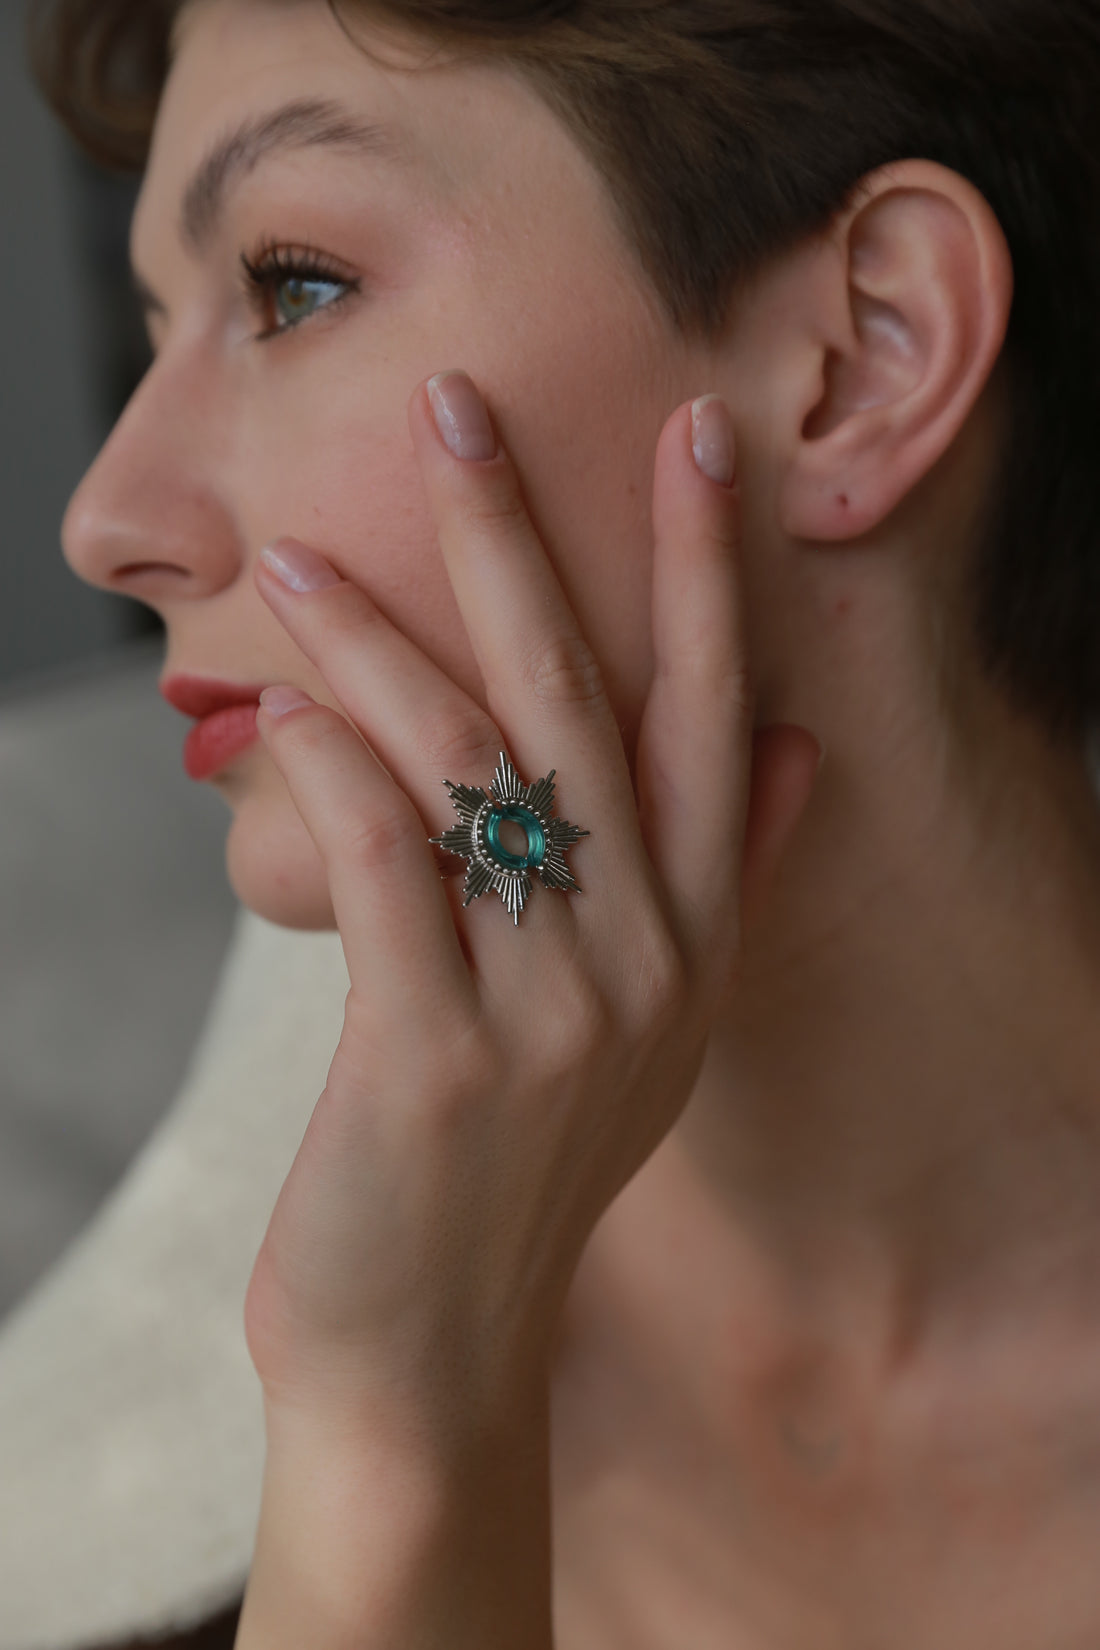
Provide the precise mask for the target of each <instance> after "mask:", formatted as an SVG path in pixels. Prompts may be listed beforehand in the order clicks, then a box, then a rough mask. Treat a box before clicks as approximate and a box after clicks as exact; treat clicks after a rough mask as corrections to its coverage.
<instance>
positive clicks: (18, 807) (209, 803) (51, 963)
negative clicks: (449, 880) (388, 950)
mask: <svg viewBox="0 0 1100 1650" xmlns="http://www.w3.org/2000/svg"><path fill="white" fill-rule="evenodd" d="M22 13H23V0H0V505H2V509H3V528H2V532H3V537H4V544H3V550H2V567H3V573H4V584H3V594H2V597H0V1317H2V1316H3V1315H4V1314H5V1313H6V1312H7V1311H8V1310H9V1309H10V1308H11V1307H12V1306H13V1305H14V1304H15V1303H16V1302H17V1301H18V1300H19V1299H20V1298H21V1296H23V1295H24V1294H25V1293H26V1292H27V1291H28V1290H29V1289H31V1288H32V1287H33V1285H34V1283H35V1281H36V1279H38V1278H39V1277H40V1276H41V1275H42V1274H43V1273H44V1272H45V1271H46V1270H47V1269H48V1268H49V1266H50V1265H51V1264H52V1262H53V1261H54V1260H56V1259H57V1258H58V1257H59V1256H61V1255H62V1254H63V1252H64V1250H65V1248H66V1247H67V1245H68V1244H69V1243H70V1242H71V1241H72V1239H73V1238H74V1237H76V1235H77V1234H78V1233H79V1232H80V1230H81V1228H82V1227H83V1226H84V1225H85V1224H86V1222H87V1221H88V1220H90V1219H91V1218H92V1217H93V1215H94V1213H95V1210H96V1208H97V1207H98V1205H99V1204H100V1202H101V1201H102V1199H103V1198H104V1197H105V1196H106V1195H107V1193H108V1192H109V1191H110V1190H111V1188H112V1187H113V1186H114V1185H115V1184H116V1183H117V1181H118V1180H119V1178H120V1177H121V1176H122V1175H123V1174H124V1173H125V1171H126V1168H127V1165H128V1163H129V1162H130V1160H131V1158H132V1156H133V1154H134V1152H135V1151H137V1149H138V1148H139V1147H140V1145H141V1143H142V1142H143V1140H144V1139H145V1138H146V1137H147V1135H148V1133H149V1132H150V1130H151V1129H152V1127H153V1126H154V1124H155V1123H156V1121H157V1120H158V1118H159V1117H160V1116H161V1114H162V1113H163V1112H164V1110H165V1109H166V1107H167V1106H169V1105H170V1104H171V1102H172V1099H173V1098H174V1095H175V1093H176V1091H177V1089H178V1086H179V1083H180V1080H181V1078H182V1076H183V1075H184V1072H185V1070H186V1065H187V1061H188V1058H189V1056H190V1052H191V1049H192V1047H193V1046H194V1042H195V1039H196V1037H197V1035H198V1032H199V1030H200V1029H201V1025H202V1020H203V1017H204V1014H205V1011H206V1008H207V1005H208V1003H209V1001H210V999H211V996H212V994H213V992H214V990H215V988H216V985H217V980H218V975H219V971H220V966H221V961H222V957H223V955H224V951H225V947H226V944H227V942H228V939H229V935H230V932H231V927H232V923H233V920H234V918H235V916H236V912H237V906H236V902H235V900H234V899H233V896H232V893H231V890H230V889H229V886H228V883H227V881H226V877H225V867H224V840H225V830H226V820H227V815H226V810H225V806H224V804H223V803H222V801H221V798H220V797H219V796H218V795H217V794H216V793H215V792H214V791H213V790H212V788H211V787H210V786H202V785H195V784H193V783H192V782H191V781H190V780H188V779H187V778H186V776H185V775H184V772H183V768H182V764H181V759H180V752H181V748H182V744H183V737H184V734H185V732H186V726H187V724H186V723H185V722H184V720H183V718H181V717H180V716H179V715H178V714H177V713H176V712H175V711H173V710H171V709H170V708H169V707H168V706H167V705H166V704H164V702H163V701H162V700H161V699H160V697H159V695H158V694H157V690H156V682H157V676H158V674H159V670H160V664H161V659H162V656H163V644H162V639H161V638H162V635H163V631H162V628H161V626H160V624H159V621H156V620H155V619H154V618H153V616H152V615H151V614H150V613H149V611H148V610H147V609H145V608H143V607H141V606H140V605H139V604H137V603H134V602H129V601H123V600H120V599H119V598H117V597H112V596H107V595H106V594H104V593H102V592H99V591H94V590H91V589H89V588H88V587H87V586H86V585H84V584H82V583H81V582H80V581H79V580H78V579H77V578H76V577H75V575H74V574H72V573H71V572H70V570H69V568H68V567H67V565H66V564H65V562H64V561H63V559H62V557H61V553H60V548H59V528H60V522H61V517H62V514H63V512H64V509H65V504H66V502H67V500H68V498H69V495H70V493H71V492H72V490H73V488H74V486H75V485H76V483H77V481H78V480H79V478H80V476H81V475H82V474H83V471H84V469H85V468H86V466H87V464H88V463H89V461H90V460H91V458H92V457H93V455H94V453H95V451H96V449H97V447H98V445H99V444H100V442H101V441H102V439H103V437H104V435H105V434H106V432H107V430H108V429H109V427H110V424H111V422H112V420H113V419H114V417H115V416H116V414H117V412H118V411H119V410H120V407H121V405H122V404H123V402H124V401H125V399H126V396H127V395H128V393H129V391H130V389H131V388H132V385H133V383H134V382H135V381H136V378H137V377H138V376H139V375H140V372H141V370H142V368H143V365H144V359H145V345H144V342H143V338H142V333H141V326H140V318H139V316H138V314H137V309H136V305H135V304H134V302H133V301H132V298H131V295H130V293H129V290H128V281H127V276H126V272H125V263H124V249H125V242H126V234H127V228H128V220H129V215H130V210H131V203H132V197H133V190H134V185H133V183H132V182H130V181H127V180H123V179H119V178H116V177H113V176H110V175H108V174H106V173H103V172H100V171H98V170H97V169H95V168H93V167H92V166H91V165H90V164H87V163H83V162H82V161H81V160H80V159H79V157H78V156H77V154H76V152H75V150H74V149H73V148H72V147H71V145H70V144H69V142H68V140H67V139H66V138H65V137H64V136H63V134H62V133H61V131H60V129H59V128H57V127H56V126H55V123H54V120H53V117H52V116H51V115H50V114H49V112H48V111H47V110H46V109H45V108H44V106H43V105H42V104H41V103H40V101H39V99H38V96H37V94H36V92H35V90H34V88H33V87H32V85H31V82H30V77H29V73H28V71H27V68H26V64H25V60H24V52H23V40H22V27H23V24H22Z"/></svg>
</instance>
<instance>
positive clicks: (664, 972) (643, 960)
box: [632, 934, 690, 1038]
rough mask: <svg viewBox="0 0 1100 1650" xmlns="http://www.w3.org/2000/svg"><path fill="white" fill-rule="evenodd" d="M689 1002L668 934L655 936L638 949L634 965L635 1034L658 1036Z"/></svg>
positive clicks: (685, 981)
mask: <svg viewBox="0 0 1100 1650" xmlns="http://www.w3.org/2000/svg"><path fill="white" fill-rule="evenodd" d="M689 999H690V979H689V976H688V970H687V966H686V964H685V962H684V959H683V956H682V955H681V953H680V950H679V947H678V946H677V945H676V943H675V942H674V940H673V939H672V937H671V935H668V934H661V935H655V936H652V937H651V938H650V940H649V941H648V942H647V943H646V944H645V945H644V946H640V947H639V948H638V951H637V952H636V962H635V988H634V992H633V997H632V1001H633V1013H632V1023H633V1026H634V1028H635V1030H636V1031H638V1032H642V1033H645V1034H647V1035H649V1036H652V1037H654V1038H660V1037H662V1036H663V1035H664V1034H665V1033H666V1032H667V1031H668V1030H669V1029H670V1028H671V1026H672V1025H674V1024H675V1023H676V1021H677V1020H678V1019H679V1018H680V1016H681V1015H682V1014H683V1012H684V1009H685V1006H686V1005H687V1003H688V1001H689Z"/></svg>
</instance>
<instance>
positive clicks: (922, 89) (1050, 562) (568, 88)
mask: <svg viewBox="0 0 1100 1650" xmlns="http://www.w3.org/2000/svg"><path fill="white" fill-rule="evenodd" d="M329 3H330V4H332V5H333V7H334V9H335V10H338V12H340V13H346V14H350V13H353V12H361V13H364V14H366V15H368V16H370V17H372V18H376V19H380V20H382V21H388V22H392V23H394V24H397V25H399V26H401V27H404V28H408V29H412V30H419V31H422V32H423V33H424V34H425V35H426V36H427V37H428V38H430V39H433V40H437V41H439V42H440V43H442V44H443V45H445V46H447V47H448V48H450V47H457V48H458V49H459V50H461V51H464V52H470V53H472V54H473V55H475V56H479V57H486V58H489V57H495V58H497V59H498V60H499V59H503V60H505V61H508V62H510V63H511V64H513V65H514V66H515V67H516V69H517V70H518V71H520V72H521V73H523V74H524V75H526V76H527V78H528V79H529V81H530V83H531V84H532V85H533V87H534V89H535V90H536V91H537V92H538V93H539V94H540V95H541V96H542V97H543V98H544V99H545V100H546V101H547V102H548V103H549V104H550V106H551V107H552V108H553V109H554V111H555V112H556V113H557V114H558V115H559V117H560V118H561V119H562V120H563V121H564V122H565V124H566V125H567V126H568V127H569V129H570V130H571V131H572V133H573V135H574V137H575V138H576V139H577V140H578V141H579V142H580V143H581V145H582V146H583V147H584V149H585V150H586V151H587V153H588V154H589V156H590V158H591V159H592V160H593V161H594V163H595V164H596V166H597V167H598V168H599V170H600V172H601V173H602V174H603V176H604V178H605V179H606V180H607V182H608V184H609V185H610V197H611V199H612V200H613V202H614V203H615V207H616V209H617V210H618V211H619V213H620V215H621V217H622V219H623V224H624V228H625V230H626V233H627V236H628V238H629V240H630V242H631V244H632V245H633V247H634V249H635V252H636V255H637V257H638V260H639V264H640V267H641V269H642V270H643V271H644V273H645V274H646V275H648V277H649V279H650V281H651V282H652V284H653V286H654V287H655V289H656V291H657V294H658V296H659V298H660V299H661V301H662V303H663V305H664V307H665V309H666V311H667V313H668V315H669V316H670V318H671V319H672V320H673V321H674V322H675V323H676V324H677V325H678V326H680V327H681V328H682V329H683V330H684V331H685V332H689V331H697V332H698V331H701V332H703V333H705V334H713V333H715V332H716V331H717V329H718V328H719V327H720V326H721V325H722V324H723V322H724V320H725V319H726V318H727V314H728V308H729V304H730V301H731V299H732V297H733V295H734V294H735V291H736V287H737V284H738V282H739V281H740V280H741V279H742V278H743V277H744V276H745V275H746V274H748V273H750V272H751V271H752V270H753V269H754V268H758V267H759V266H761V265H762V264H763V263H764V262H765V261H766V260H767V259H769V258H770V257H773V256H775V255H777V254H779V253H781V252H783V251H785V250H787V249H789V248H790V247H791V246H793V245H795V244H797V242H798V241H799V240H801V239H803V238H806V237H807V236H809V235H812V234H814V233H815V232H817V231H819V230H821V229H824V228H825V227H826V226H827V224H828V223H829V221H830V219H831V218H833V217H834V216H835V214H836V213H837V212H838V211H839V210H840V209H841V208H842V207H843V206H844V205H845V204H846V203H847V202H848V200H849V199H850V197H851V195H852V191H853V189H854V187H855V186H856V185H857V184H858V183H859V181H860V180H861V179H862V178H863V177H865V176H866V175H867V174H868V173H870V172H872V171H874V170H875V169H877V168H878V167H879V166H882V165H884V164H887V163H888V162H891V161H897V160H902V159H905V158H909V157H920V158H923V159H927V160H934V161H939V162H940V163H941V164H943V165H945V166H947V167H950V168H951V169H952V170H953V171H956V172H958V173H960V174H961V175H962V176H964V177H966V178H968V179H969V180H970V182H971V183H973V184H974V185H975V186H976V187H977V188H978V189H979V190H981V192H982V193H983V194H984V195H985V197H986V199H987V200H988V201H989V203H990V205H991V206H992V208H993V210H994V211H995V212H996V214H997V216H998V218H999V220H1000V222H1001V225H1002V227H1003V229H1004V231H1005V233H1006V236H1007V238H1008V242H1009V246H1010V248H1011V252H1012V257H1013V263H1014V268H1015V275H1016V295H1015V300H1014V306H1013V313H1012V318H1011V324H1010V330H1009V336H1008V341H1007V344H1006V348H1005V357H1004V364H1005V368H1006V374H1007V379H1008V383H1009V386H1010V395H1011V400H1012V432H1011V436H1010V439H1009V442H1008V444H1007V452H1006V454H1005V463H1004V472H1003V480H1002V484H1001V488H1000V494H999V498H998V501H997V511H996V520H995V524H994V528H993V530H992V531H991V534H990V536H989V540H988V543H987V545H986V546H985V548H984V550H983V553H982V554H981V556H980V557H979V558H978V560H977V562H976V568H975V581H976V582H975V588H974V591H973V598H974V600H973V611H974V623H975V631H976V636H977V640H978V644H979V646H980V648H981V652H982V655H983V658H984V661H985V664H986V667H987V669H988V670H989V672H990V673H991V675H992V676H993V677H994V678H995V679H997V680H998V681H999V682H1000V683H1001V685H1002V687H1003V689H1004V690H1005V691H1006V692H1007V693H1008V694H1009V696H1010V697H1011V698H1012V699H1013V700H1014V701H1015V703H1016V704H1017V705H1018V706H1019V707H1020V708H1022V709H1024V710H1026V711H1029V712H1032V713H1035V714H1038V715H1039V716H1041V717H1042V719H1043V721H1044V722H1045V724H1046V726H1047V728H1048V730H1049V732H1050V733H1051V734H1052V736H1054V737H1060V738H1061V737H1064V738H1069V739H1073V740H1077V739H1079V738H1080V737H1081V736H1083V735H1084V733H1085V732H1086V731H1087V730H1088V729H1089V728H1090V727H1091V726H1092V725H1093V724H1094V723H1096V722H1097V721H1098V720H1100V466H1098V464H1097V462H1096V456H1095V451H1094V448H1095V445H1096V442H1097V440H1098V438H1100V417H1098V414H1100V324H1098V321H1097V308H1098V304H1100V114H1098V111H1100V97H1098V96H1097V87H1098V86H1100V0H329ZM179 4H180V0H37V4H36V6H35V12H34V29H33V41H34V44H33V50H34V55H35V62H36V66H37V72H38V76H39V80H40V83H41V85H42V86H43V88H44V90H45V92H46V95H47V97H48V98H49V100H50V102H51V103H52V105H53V107H54V108H55V109H56V110H57V111H58V113H59V114H60V115H61V117H62V119H63V120H64V121H65V122H66V124H67V125H68V126H69V128H70V130H72V131H73V132H74V133H75V134H76V136H77V137H78V138H79V140H80V141H81V142H82V143H83V144H84V145H85V146H86V147H87V148H88V149H89V150H91V152H92V153H93V154H95V155H97V156H98V157H99V158H100V159H102V160H105V161H107V162H108V163H110V164H113V165H116V166H118V165H121V166H128V167H140V165H141V164H142V163H143V158H144V156H145V153H146V151H147V144H148V138H149V133H150V129H151V126H152V123H153V119H154V117H155V112H156V105H157V100H158V97H159V93H160V89H161V87H162V85H163V82H164V78H165V76H166V74H167V71H168V66H169V40H170V32H171V23H172V18H173V16H174V14H175V13H176V11H177V10H178V9H179Z"/></svg>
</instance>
